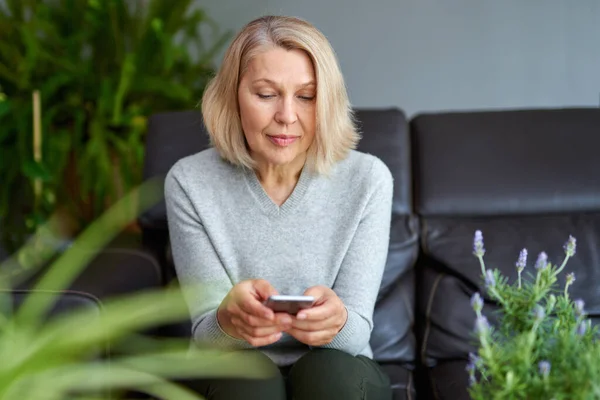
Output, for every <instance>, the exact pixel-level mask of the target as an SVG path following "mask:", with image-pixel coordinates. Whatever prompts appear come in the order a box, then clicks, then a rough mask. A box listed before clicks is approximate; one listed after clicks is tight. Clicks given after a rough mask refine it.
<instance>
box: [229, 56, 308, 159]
mask: <svg viewBox="0 0 600 400" xmlns="http://www.w3.org/2000/svg"><path fill="white" fill-rule="evenodd" d="M316 91H317V84H316V78H315V72H314V68H313V65H312V62H311V60H310V58H309V56H308V55H307V54H306V53H305V52H303V51H301V50H285V49H282V48H280V47H275V48H270V49H268V50H265V51H264V52H261V53H259V54H258V55H256V56H255V57H254V58H253V59H252V60H251V61H250V62H249V64H248V68H247V70H246V72H245V73H244V75H243V76H242V79H241V81H240V85H239V87H238V102H239V107H240V117H241V122H242V129H243V130H244V135H245V136H246V141H247V143H248V146H249V147H250V154H251V156H252V158H253V159H254V160H255V161H256V162H257V163H258V164H259V165H262V166H265V167H281V166H286V165H303V164H304V161H305V159H306V152H307V150H308V148H309V147H310V145H311V144H312V142H313V139H314V137H315V125H316V107H315V102H316V93H317V92H316Z"/></svg>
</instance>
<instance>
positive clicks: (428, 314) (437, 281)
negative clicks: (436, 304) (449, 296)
mask: <svg viewBox="0 0 600 400" xmlns="http://www.w3.org/2000/svg"><path fill="white" fill-rule="evenodd" d="M444 276H445V274H444V273H440V274H438V276H437V278H436V279H435V282H434V283H433V288H432V290H431V294H430V295H429V299H428V302H427V310H426V311H425V318H426V319H427V322H426V324H425V332H424V334H423V347H422V348H421V362H422V363H423V364H424V365H425V353H426V351H427V344H428V341H429V333H430V332H429V331H430V329H431V318H430V317H431V309H432V307H433V299H434V297H435V295H436V293H437V290H438V287H439V284H440V281H441V280H442V278H443V277H444Z"/></svg>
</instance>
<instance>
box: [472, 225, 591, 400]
mask: <svg viewBox="0 0 600 400" xmlns="http://www.w3.org/2000/svg"><path fill="white" fill-rule="evenodd" d="M564 250H565V258H564V260H563V262H562V264H561V265H560V266H556V265H552V264H551V263H550V262H549V261H548V258H547V256H546V254H545V253H544V252H542V253H540V255H539V256H538V258H537V261H536V263H535V273H534V274H529V279H522V277H521V275H522V273H523V272H524V270H525V268H526V263H527V250H526V249H523V250H522V251H521V253H520V255H519V258H518V261H517V263H516V267H517V271H518V279H517V281H516V282H513V283H509V282H508V279H507V278H506V277H504V276H502V274H501V273H500V272H499V271H498V270H491V269H486V267H485V263H484V261H483V256H484V254H485V249H484V245H483V237H482V233H481V231H477V232H476V233H475V239H474V254H475V256H476V257H477V258H478V259H479V261H480V265H481V273H482V276H483V279H484V281H485V288H486V292H487V294H488V295H489V297H490V298H491V299H492V300H493V301H495V302H496V303H497V304H498V305H499V313H498V315H497V323H496V324H494V326H491V324H490V323H489V322H488V319H487V317H486V316H485V315H484V314H483V312H482V309H483V300H482V297H481V295H480V294H479V293H475V294H474V295H473V297H472V298H471V305H472V306H473V309H474V310H475V313H476V314H477V319H476V322H475V336H476V338H477V348H478V350H477V354H471V355H470V362H469V364H468V366H467V371H468V372H469V376H470V383H471V386H470V389H469V391H470V395H471V397H472V398H473V399H476V400H484V399H485V400H490V399H554V400H567V399H568V400H584V399H585V400H588V399H598V398H600V343H599V342H598V335H597V330H596V329H595V328H593V327H592V326H591V323H590V320H589V319H587V318H586V313H585V309H584V302H583V300H580V299H575V300H573V299H571V298H570V296H569V287H570V286H571V285H572V284H573V283H574V282H575V275H574V274H573V273H570V274H568V275H567V277H566V286H565V287H564V288H558V287H557V276H558V275H559V274H560V273H561V272H562V271H563V270H564V268H565V266H566V264H567V261H568V260H569V258H570V257H573V256H574V255H575V250H576V241H575V238H573V237H569V240H568V241H567V243H566V244H565V246H564Z"/></svg>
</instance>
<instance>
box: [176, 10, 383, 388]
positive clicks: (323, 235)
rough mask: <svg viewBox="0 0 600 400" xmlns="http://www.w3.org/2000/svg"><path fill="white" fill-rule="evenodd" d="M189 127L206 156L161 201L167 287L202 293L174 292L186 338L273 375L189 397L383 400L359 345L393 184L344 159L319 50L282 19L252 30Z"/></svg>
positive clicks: (311, 36)
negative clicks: (199, 133)
mask: <svg viewBox="0 0 600 400" xmlns="http://www.w3.org/2000/svg"><path fill="white" fill-rule="evenodd" d="M202 112H203V116H204V121H205V125H206V128H207V130H208V132H209V134H210V137H211V141H212V144H213V148H211V149H208V150H205V151H203V152H200V153H198V154H195V155H193V156H190V157H187V158H185V159H182V160H180V161H179V162H178V163H177V164H176V165H175V166H173V168H172V169H171V171H170V172H169V174H168V176H167V180H166V186H165V195H166V204H167V212H168V219H169V230H170V235H171V242H172V252H173V258H174V262H175V267H176V271H177V275H178V278H179V281H180V283H181V284H182V286H183V287H186V286H190V285H197V284H200V285H202V287H203V288H205V289H203V290H195V291H194V290H186V291H185V295H186V300H187V302H188V304H189V307H190V310H191V313H192V318H193V337H194V340H195V341H196V342H197V343H208V344H210V345H217V346H221V347H225V348H230V349H240V350H242V349H257V350H258V351H260V353H262V354H264V355H265V356H266V357H268V358H267V360H268V362H269V363H271V364H275V365H276V366H277V367H279V369H278V373H277V376H276V377H275V378H273V379H269V380H248V381H244V380H237V381H231V380H229V381H228V380H208V381H206V382H205V384H204V385H203V386H202V388H201V391H202V392H203V394H204V395H205V396H207V398H209V399H213V400H216V399H219V400H221V399H228V400H229V399H254V398H256V399H261V400H270V399H285V398H286V397H285V396H286V394H285V389H286V383H287V390H288V394H289V395H290V396H293V398H294V399H295V400H302V399H306V400H308V399H310V400H318V399H327V400H336V399H344V400H353V399H363V398H365V397H364V396H366V398H369V399H391V389H390V384H389V381H388V379H387V378H386V376H385V375H384V374H383V373H382V372H381V370H380V369H379V366H378V365H377V363H375V362H374V361H373V360H372V359H371V358H372V351H371V348H370V347H369V338H370V333H371V330H372V327H373V309H374V305H375V300H376V297H377V293H378V290H379V286H380V283H381V278H382V274H383V269H384V266H385V262H386V257H387V250H388V242H389V229H390V217H391V202H392V177H391V174H390V172H389V170H388V168H387V167H386V166H385V165H384V164H383V162H381V161H380V160H379V159H378V158H376V157H374V156H372V155H367V154H363V153H359V152H357V151H355V150H353V149H354V147H355V146H356V143H357V142H358V139H359V135H358V133H357V132H356V129H355V127H354V124H353V121H352V115H351V111H350V105H349V101H348V96H347V93H346V89H345V86H344V81H343V78H342V75H341V72H340V69H339V66H338V64H337V60H336V58H335V55H334V52H333V50H332V49H331V47H330V45H329V43H328V41H327V39H326V38H325V37H324V36H323V35H322V34H321V33H320V32H319V31H318V30H317V29H316V28H315V27H313V26H312V25H310V24H309V23H307V22H305V21H302V20H300V19H296V18H289V17H273V16H270V17H263V18H259V19H257V20H255V21H252V22H250V23H249V24H248V25H247V26H245V27H244V28H243V29H242V31H241V32H240V33H239V34H238V35H237V36H236V37H235V39H234V40H233V42H232V43H231V45H230V47H229V48H228V50H227V52H226V54H225V57H224V60H223V63H222V66H221V68H220V69H219V71H218V73H217V75H216V76H215V78H214V79H213V80H212V81H211V82H210V84H209V85H208V87H207V89H206V92H205V95H204V97H203V100H202ZM274 294H285V295H301V294H304V295H308V296H313V297H314V298H315V299H316V301H315V303H314V305H313V306H312V307H311V308H309V309H306V310H302V311H300V312H299V313H298V314H297V315H289V314H286V313H281V312H277V313H275V312H273V311H272V310H271V309H270V308H268V307H267V306H266V305H264V302H265V300H266V299H268V297H269V296H271V295H274ZM266 357H265V358H266ZM279 371H280V373H279ZM284 378H285V379H284ZM284 382H285V383H284Z"/></svg>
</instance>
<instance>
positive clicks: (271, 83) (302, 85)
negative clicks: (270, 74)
mask: <svg viewBox="0 0 600 400" xmlns="http://www.w3.org/2000/svg"><path fill="white" fill-rule="evenodd" d="M259 82H265V83H268V84H270V85H273V86H279V84H278V83H277V82H275V81H273V80H271V79H268V78H260V79H255V80H253V81H252V83H253V84H255V83H259ZM315 85H316V84H315V82H314V81H310V82H306V83H303V84H301V85H300V87H301V88H305V87H307V86H315Z"/></svg>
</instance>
